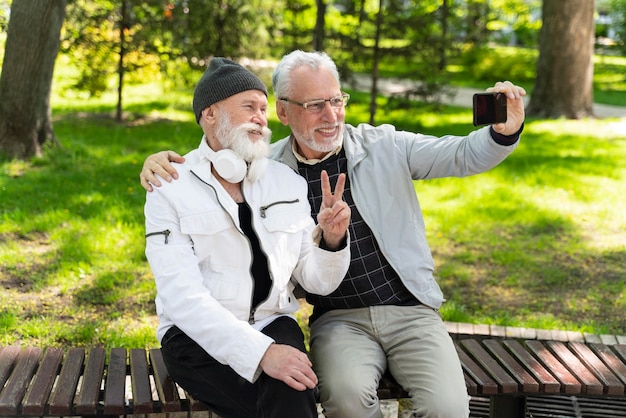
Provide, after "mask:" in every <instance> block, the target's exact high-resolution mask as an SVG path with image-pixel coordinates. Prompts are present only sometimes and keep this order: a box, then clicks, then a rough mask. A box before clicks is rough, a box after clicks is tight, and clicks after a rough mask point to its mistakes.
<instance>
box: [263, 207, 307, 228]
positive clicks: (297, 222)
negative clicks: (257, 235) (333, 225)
mask: <svg viewBox="0 0 626 418" xmlns="http://www.w3.org/2000/svg"><path fill="white" fill-rule="evenodd" d="M260 211H261V223H262V224H263V226H264V227H265V229H266V230H267V231H269V232H278V231H282V232H289V233H295V232H298V231H301V230H303V229H305V228H306V227H307V226H309V225H310V224H312V223H313V218H311V212H310V211H309V205H308V202H302V201H301V200H300V199H295V200H282V201H275V202H270V203H268V204H267V205H264V206H261V208H260Z"/></svg>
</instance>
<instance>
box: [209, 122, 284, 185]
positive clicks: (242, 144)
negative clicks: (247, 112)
mask: <svg viewBox="0 0 626 418" xmlns="http://www.w3.org/2000/svg"><path fill="white" fill-rule="evenodd" d="M250 131H259V132H261V135H262V137H263V138H262V140H257V141H251V140H250V137H249V132H250ZM215 136H216V137H217V140H218V141H219V143H220V144H221V145H222V147H224V148H228V149H231V150H232V151H234V152H235V153H236V154H237V155H239V156H240V157H241V158H242V159H243V160H244V161H246V163H248V172H247V174H246V178H248V180H250V181H257V180H258V179H259V178H261V177H262V176H263V174H264V173H265V168H266V167H267V156H268V154H269V143H270V138H271V136H272V131H271V130H270V129H269V128H268V127H266V126H260V125H258V124H256V123H242V124H241V125H237V126H235V125H233V124H232V123H231V122H230V118H229V117H228V115H227V114H225V113H223V114H222V115H221V117H220V118H219V122H218V124H217V127H216V129H215Z"/></svg>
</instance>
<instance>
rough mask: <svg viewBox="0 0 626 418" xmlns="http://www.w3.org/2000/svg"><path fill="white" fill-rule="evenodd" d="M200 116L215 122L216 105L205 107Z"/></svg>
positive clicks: (210, 122)
mask: <svg viewBox="0 0 626 418" xmlns="http://www.w3.org/2000/svg"><path fill="white" fill-rule="evenodd" d="M200 118H201V119H204V120H206V121H207V122H208V123H209V124H214V123H215V107H214V106H209V107H205V108H204V109H203V110H202V114H201V115H200Z"/></svg>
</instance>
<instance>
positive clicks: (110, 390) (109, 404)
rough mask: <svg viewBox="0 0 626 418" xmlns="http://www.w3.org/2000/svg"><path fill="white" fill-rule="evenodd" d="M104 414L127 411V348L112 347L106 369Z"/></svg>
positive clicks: (116, 413)
mask: <svg viewBox="0 0 626 418" xmlns="http://www.w3.org/2000/svg"><path fill="white" fill-rule="evenodd" d="M106 370H107V371H106V384H105V387H104V414H105V415H124V414H125V412H126V407H125V405H126V401H125V399H124V397H125V395H126V349H125V348H112V349H111V355H110V357H109V364H108V366H107V369H106Z"/></svg>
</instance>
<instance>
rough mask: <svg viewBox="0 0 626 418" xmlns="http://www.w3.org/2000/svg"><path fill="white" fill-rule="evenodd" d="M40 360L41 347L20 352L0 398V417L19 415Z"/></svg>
mask: <svg viewBox="0 0 626 418" xmlns="http://www.w3.org/2000/svg"><path fill="white" fill-rule="evenodd" d="M40 358H41V348H39V347H28V348H25V349H24V350H22V352H20V354H19V356H18V359H17V363H16V365H15V368H14V369H13V372H12V373H11V376H9V379H8V380H7V381H6V387H5V388H4V390H3V391H2V395H1V396H0V415H17V414H18V412H19V407H20V406H21V404H22V399H23V397H24V394H25V393H26V390H27V389H28V385H29V384H30V381H31V379H32V377H33V375H34V374H35V370H36V369H37V365H38V364H39V359H40Z"/></svg>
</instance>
